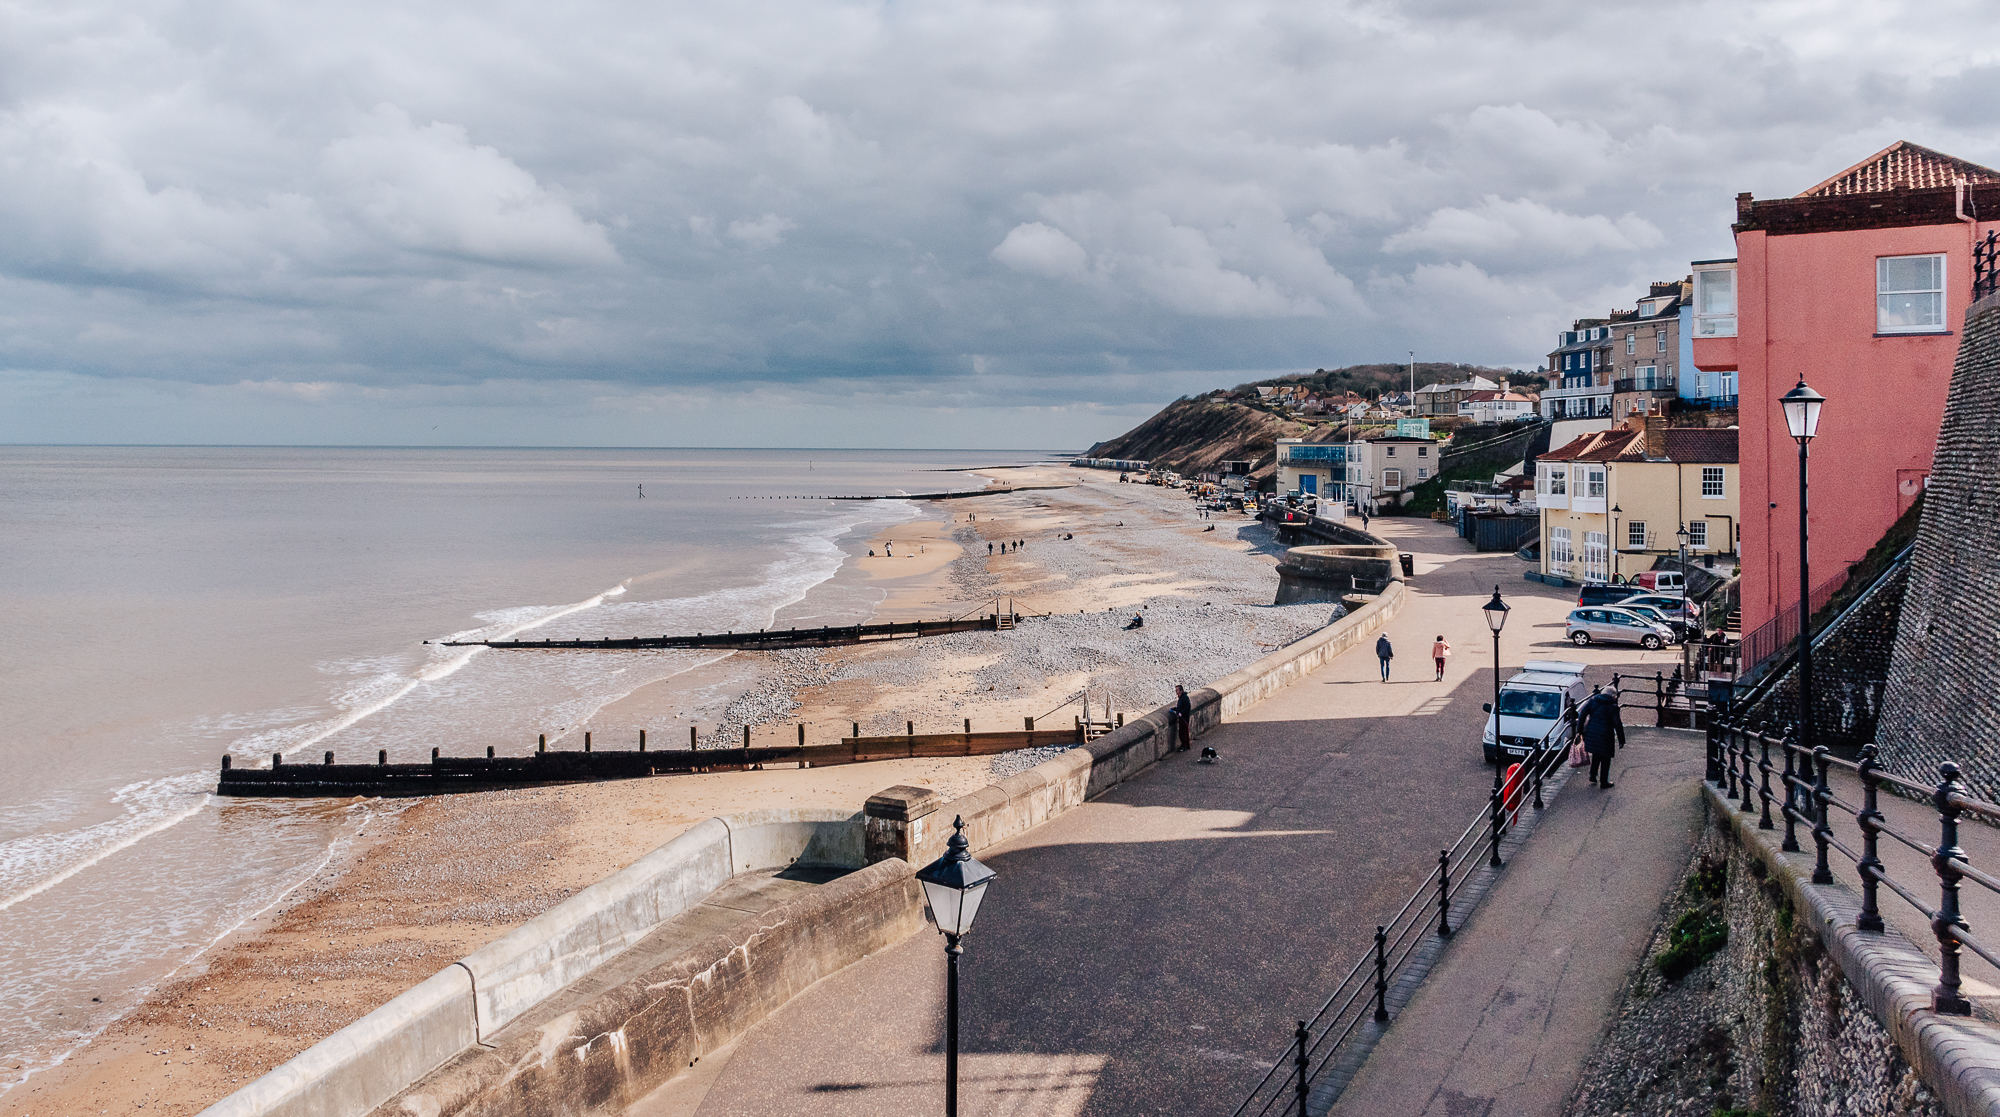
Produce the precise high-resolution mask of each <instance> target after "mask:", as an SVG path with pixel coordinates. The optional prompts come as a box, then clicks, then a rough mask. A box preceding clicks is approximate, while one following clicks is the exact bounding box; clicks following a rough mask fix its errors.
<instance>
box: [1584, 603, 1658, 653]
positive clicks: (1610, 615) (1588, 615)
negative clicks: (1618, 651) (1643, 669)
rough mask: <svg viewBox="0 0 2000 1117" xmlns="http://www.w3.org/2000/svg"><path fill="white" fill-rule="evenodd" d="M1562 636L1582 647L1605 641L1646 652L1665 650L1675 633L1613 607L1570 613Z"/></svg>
mask: <svg viewBox="0 0 2000 1117" xmlns="http://www.w3.org/2000/svg"><path fill="white" fill-rule="evenodd" d="M1563 635H1565V636H1567V637H1569V642H1570V643H1572V644H1575V645H1576V646H1577V647H1579V648H1581V647H1583V646H1584V645H1586V644H1589V643H1592V642H1593V641H1597V640H1603V641H1605V642H1606V643H1612V644H1637V645H1639V646H1640V647H1642V648H1644V649H1646V650H1647V651H1654V650H1657V649H1659V648H1663V647H1665V646H1666V645H1667V643H1668V642H1669V641H1671V640H1672V639H1673V638H1674V634H1673V633H1672V632H1671V631H1670V630H1668V629H1667V628H1665V627H1664V626H1661V625H1658V624H1655V623H1654V622H1652V621H1649V620H1647V619H1646V618H1644V617H1642V616H1640V615H1639V614H1637V613H1634V612H1632V611H1631V610H1629V609H1620V608H1617V607H1616V606H1612V605H1595V606H1592V607H1590V608H1588V609H1572V610H1570V614H1569V622H1568V623H1567V624H1566V625H1564V626H1563Z"/></svg>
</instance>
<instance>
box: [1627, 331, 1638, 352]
mask: <svg viewBox="0 0 2000 1117" xmlns="http://www.w3.org/2000/svg"><path fill="white" fill-rule="evenodd" d="M1638 344H1639V335H1638V334H1636V333H1629V334H1626V335H1625V355H1626V356H1627V357H1629V356H1631V355H1632V353H1633V351H1634V347H1635V346H1637V345H1638Z"/></svg>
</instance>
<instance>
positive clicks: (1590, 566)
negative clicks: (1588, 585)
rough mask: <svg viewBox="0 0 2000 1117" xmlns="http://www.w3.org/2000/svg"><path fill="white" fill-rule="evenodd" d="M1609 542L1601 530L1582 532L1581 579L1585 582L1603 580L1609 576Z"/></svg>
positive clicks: (1606, 579)
mask: <svg viewBox="0 0 2000 1117" xmlns="http://www.w3.org/2000/svg"><path fill="white" fill-rule="evenodd" d="M1608 542H1609V540H1607V539H1606V538H1605V536H1604V533H1603V532H1601V531H1586V532H1584V533H1583V579H1584V581H1586V582H1604V581H1609V580H1610V578H1611V573H1610V571H1611V559H1610V549H1609V547H1607V546H1606V544H1607V543H1608Z"/></svg>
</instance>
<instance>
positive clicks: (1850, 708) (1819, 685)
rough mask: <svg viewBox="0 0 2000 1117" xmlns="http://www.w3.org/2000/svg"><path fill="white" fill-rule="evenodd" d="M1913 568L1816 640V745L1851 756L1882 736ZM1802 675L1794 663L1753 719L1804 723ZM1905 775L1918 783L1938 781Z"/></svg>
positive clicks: (1887, 581) (1891, 578)
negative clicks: (1800, 714)
mask: <svg viewBox="0 0 2000 1117" xmlns="http://www.w3.org/2000/svg"><path fill="white" fill-rule="evenodd" d="M1909 571H1910V566H1909V564H1908V563H1904V564H1902V565H1901V566H1898V567H1896V568H1894V569H1893V570H1891V571H1890V572H1889V573H1888V574H1886V575H1884V577H1883V579H1882V582H1881V584H1879V585H1877V586H1876V587H1875V588H1874V589H1872V590H1871V591H1870V592H1869V594H1868V596H1866V597H1864V598H1862V599H1861V600H1859V601H1857V602H1856V603H1855V605H1854V607H1853V608H1852V609H1851V610H1849V611H1848V612H1847V613H1846V614H1845V615H1843V616H1842V617H1841V618H1840V620H1838V621H1836V622H1835V623H1834V624H1833V625H1832V626H1831V627H1829V628H1827V629H1826V630H1825V631H1823V632H1821V633H1820V634H1819V636H1818V637H1817V638H1816V639H1815V640H1814V642H1813V710H1814V711H1815V713H1814V715H1813V718H1814V720H1813V742H1814V743H1815V744H1822V745H1826V746H1828V747H1829V748H1833V749H1836V750H1839V751H1841V752H1842V753H1843V754H1848V755H1851V754H1852V753H1853V752H1855V751H1857V750H1859V749H1860V748H1861V746H1862V745H1865V744H1868V743H1869V742H1871V741H1874V740H1876V738H1877V736H1878V735H1879V734H1880V718H1881V715H1882V706H1883V702H1884V699H1885V697H1886V693H1887V682H1886V680H1887V679H1888V677H1889V664H1890V659H1891V654H1892V650H1893V648H1894V645H1895V641H1896V630H1897V626H1898V623H1899V620H1900V618H1901V616H1902V612H1903V603H1904V600H1905V597H1906V593H1907V589H1908V582H1909ZM1798 710H1799V673H1798V668H1797V666H1796V665H1794V666H1793V667H1792V668H1790V669H1789V670H1787V671H1786V672H1785V673H1784V674H1783V675H1781V676H1780V677H1779V678H1778V679H1777V680H1776V681H1775V682H1774V683H1772V685H1771V687H1770V688H1769V689H1768V690H1766V691H1765V692H1764V695H1763V697H1762V698H1761V699H1760V700H1758V701H1757V702H1756V703H1755V704H1754V705H1753V706H1751V707H1750V708H1749V709H1748V710H1747V711H1745V716H1747V717H1749V718H1750V719H1751V720H1752V721H1769V722H1770V723H1772V724H1774V725H1788V724H1791V723H1793V722H1795V721H1797V719H1798ZM1936 773H1937V767H1936V765H1935V764H1933V765H1932V766H1931V769H1930V772H1929V774H1928V775H1923V774H1918V773H1914V772H1905V774H1906V775H1910V776H1911V777H1912V778H1916V779H1932V780H1934V779H1936Z"/></svg>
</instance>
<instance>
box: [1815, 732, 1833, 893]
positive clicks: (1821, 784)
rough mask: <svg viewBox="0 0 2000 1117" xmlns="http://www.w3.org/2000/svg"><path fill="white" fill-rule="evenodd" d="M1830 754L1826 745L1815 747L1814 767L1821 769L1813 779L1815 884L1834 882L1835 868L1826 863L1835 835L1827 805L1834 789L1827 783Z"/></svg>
mask: <svg viewBox="0 0 2000 1117" xmlns="http://www.w3.org/2000/svg"><path fill="white" fill-rule="evenodd" d="M1830 755H1832V753H1831V750H1829V749H1828V748H1827V747H1826V746H1825V745H1816V746H1814V747H1813V767H1815V768H1817V769H1818V770H1819V775H1818V776H1817V777H1815V778H1814V780H1813V802H1814V803H1815V804H1817V805H1818V809H1817V810H1816V811H1814V812H1813V819H1814V822H1813V845H1814V846H1816V847H1818V849H1817V852H1816V853H1815V854H1814V860H1813V875H1812V882H1813V883H1814V884H1832V883H1833V870H1832V869H1831V868H1829V867H1828V866H1827V863H1826V846H1827V840H1828V839H1830V838H1832V837H1833V827H1832V826H1829V825H1828V824H1827V821H1826V805H1827V802H1828V801H1829V800H1831V799H1832V798H1833V791H1832V790H1831V789H1829V788H1828V787H1827V783H1826V770H1827V767H1828V766H1829V764H1828V760H1827V757H1828V756H1830Z"/></svg>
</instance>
